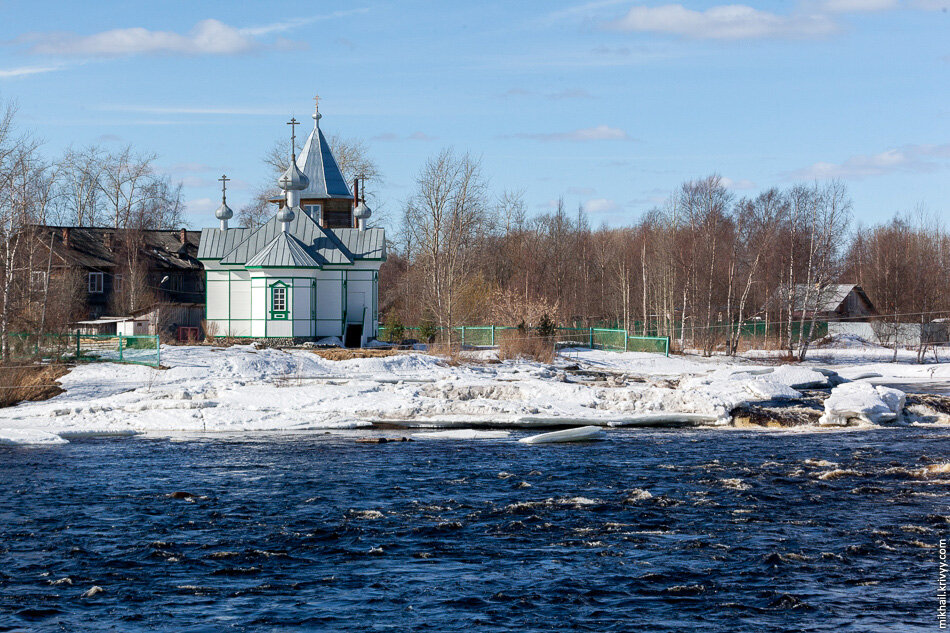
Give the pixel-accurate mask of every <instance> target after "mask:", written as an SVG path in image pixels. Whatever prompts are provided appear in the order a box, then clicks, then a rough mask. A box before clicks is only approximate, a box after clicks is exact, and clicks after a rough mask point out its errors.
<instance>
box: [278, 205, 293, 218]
mask: <svg viewBox="0 0 950 633" xmlns="http://www.w3.org/2000/svg"><path fill="white" fill-rule="evenodd" d="M295 216H296V214H295V213H294V210H293V209H291V208H290V207H288V206H283V207H281V209H280V211H278V212H277V221H278V222H293V220H294V217H295Z"/></svg>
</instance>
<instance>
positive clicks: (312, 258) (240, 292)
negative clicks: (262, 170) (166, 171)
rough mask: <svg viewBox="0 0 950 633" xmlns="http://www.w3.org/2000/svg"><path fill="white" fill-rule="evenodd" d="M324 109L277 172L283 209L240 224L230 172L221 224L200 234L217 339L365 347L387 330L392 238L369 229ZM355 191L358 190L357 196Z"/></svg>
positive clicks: (224, 181)
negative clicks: (382, 297) (252, 224)
mask: <svg viewBox="0 0 950 633" xmlns="http://www.w3.org/2000/svg"><path fill="white" fill-rule="evenodd" d="M321 118H322V115H321V114H320V111H319V108H315V110H314V113H313V121H314V124H313V131H312V132H311V133H310V136H309V137H308V138H307V141H306V143H304V145H303V148H302V149H301V151H300V156H295V155H294V154H295V134H294V132H293V130H294V128H295V126H296V125H297V124H298V123H297V121H296V120H295V119H291V121H290V123H289V125H291V145H290V147H291V150H290V167H288V168H287V171H286V172H284V174H283V175H282V176H281V177H280V178H279V179H278V181H277V183H278V185H279V186H280V189H281V192H282V194H281V197H279V198H274V199H273V200H272V202H274V203H275V211H276V212H275V214H274V216H273V217H271V218H270V219H269V220H268V221H267V222H265V223H264V224H263V225H261V226H260V227H256V228H232V227H229V226H228V221H229V220H230V219H231V218H232V217H233V216H234V213H233V212H232V211H231V209H230V208H229V207H228V205H227V198H226V185H227V178H226V177H222V178H221V181H222V194H221V206H220V207H219V208H218V210H217V211H216V212H215V217H216V218H217V219H218V220H219V221H220V228H206V229H203V230H202V231H201V241H200V244H199V247H198V259H199V260H200V261H201V262H202V263H203V264H204V267H205V273H206V283H205V288H206V321H207V323H208V324H213V325H209V327H213V328H214V329H215V330H216V333H217V335H218V336H234V337H242V338H255V339H257V338H282V339H307V340H319V339H322V338H325V337H333V336H335V337H339V338H340V339H341V340H342V341H344V343H345V344H346V346H347V347H356V346H361V345H364V344H365V343H366V341H368V340H369V339H372V338H375V337H376V336H377V334H378V330H379V319H378V307H379V296H378V282H379V268H380V266H381V265H382V263H383V262H384V261H385V260H386V236H385V234H384V231H383V229H381V228H367V226H366V221H367V219H368V218H369V217H370V210H369V208H368V207H367V206H366V203H365V201H364V200H363V199H361V197H360V195H359V180H354V182H353V189H352V190H351V189H350V187H349V186H348V184H347V182H346V180H345V179H344V177H343V174H342V173H341V171H340V168H339V166H338V165H337V162H336V159H335V158H334V157H333V153H332V152H331V151H330V147H329V145H328V144H327V140H326V137H324V135H323V132H322V131H321V130H320V119H321ZM354 194H355V195H354Z"/></svg>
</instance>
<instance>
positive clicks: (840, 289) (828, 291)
mask: <svg viewBox="0 0 950 633" xmlns="http://www.w3.org/2000/svg"><path fill="white" fill-rule="evenodd" d="M792 292H793V293H794V297H793V304H792V310H793V311H794V312H835V311H836V310H838V308H840V307H841V304H842V303H844V301H845V300H846V299H847V298H848V295H850V294H851V293H852V292H854V293H855V294H856V295H857V296H858V297H860V298H861V300H862V301H864V302H865V303H866V304H867V306H868V309H869V310H871V311H873V310H874V304H873V303H871V300H870V299H869V298H868V296H867V294H865V292H864V289H863V288H861V286H858V285H857V284H831V285H829V286H824V287H822V288H821V290H820V292H819V291H818V289H817V288H815V287H814V286H811V287H809V286H808V284H795V285H794V286H792ZM787 298H788V286H786V285H782V286H779V288H778V290H777V291H776V292H775V293H774V294H773V295H772V296H771V297H770V298H769V300H768V305H769V306H770V307H772V308H775V307H779V306H781V307H785V303H786V302H787V300H788V299H787ZM806 302H807V303H806Z"/></svg>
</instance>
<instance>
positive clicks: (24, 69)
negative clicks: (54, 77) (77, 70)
mask: <svg viewBox="0 0 950 633" xmlns="http://www.w3.org/2000/svg"><path fill="white" fill-rule="evenodd" d="M62 68H63V66H62V65H52V66H21V67H19V68H7V69H4V70H0V79H12V78H15V77H28V76H29V75H39V74H41V73H51V72H53V71H55V70H61V69H62Z"/></svg>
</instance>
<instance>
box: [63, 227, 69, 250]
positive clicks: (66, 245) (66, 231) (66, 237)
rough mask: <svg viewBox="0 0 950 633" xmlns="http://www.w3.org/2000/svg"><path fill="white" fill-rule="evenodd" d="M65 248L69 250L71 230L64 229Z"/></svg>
mask: <svg viewBox="0 0 950 633" xmlns="http://www.w3.org/2000/svg"><path fill="white" fill-rule="evenodd" d="M63 246H65V247H66V248H69V228H68V227H63Z"/></svg>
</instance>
